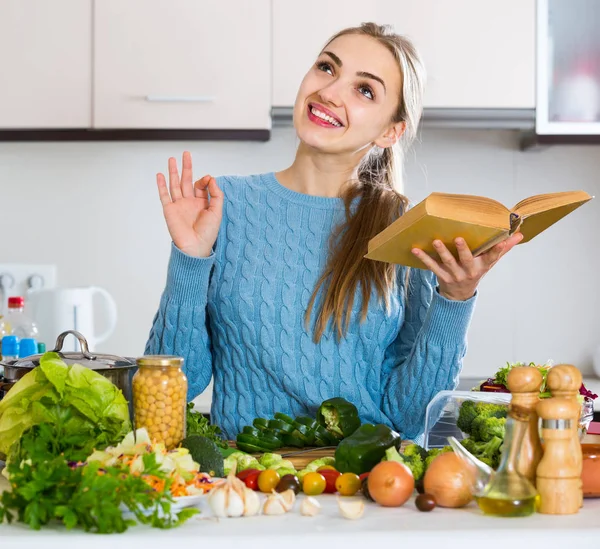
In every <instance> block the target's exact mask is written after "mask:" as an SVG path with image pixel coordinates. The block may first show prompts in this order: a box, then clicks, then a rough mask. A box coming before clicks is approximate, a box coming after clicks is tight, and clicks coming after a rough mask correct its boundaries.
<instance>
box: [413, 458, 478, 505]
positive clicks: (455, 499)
mask: <svg viewBox="0 0 600 549" xmlns="http://www.w3.org/2000/svg"><path fill="white" fill-rule="evenodd" d="M424 484H425V492H427V493H428V494H431V495H432V496H433V497H434V498H435V501H436V503H437V504H438V505H439V506H440V507H464V506H465V505H467V503H469V502H470V501H471V500H472V499H473V494H472V493H471V489H472V486H473V475H472V473H471V471H470V470H469V469H468V467H467V466H466V465H465V463H464V462H463V460H462V459H461V458H459V457H458V456H457V455H456V454H455V453H454V452H447V453H445V454H440V455H439V456H437V457H436V458H435V459H434V460H433V461H432V462H431V465H429V467H428V469H427V472H426V473H425V480H424Z"/></svg>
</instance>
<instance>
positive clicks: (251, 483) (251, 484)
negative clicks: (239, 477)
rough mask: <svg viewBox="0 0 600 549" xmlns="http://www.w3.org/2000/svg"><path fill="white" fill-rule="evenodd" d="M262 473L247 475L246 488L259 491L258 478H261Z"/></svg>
mask: <svg viewBox="0 0 600 549" xmlns="http://www.w3.org/2000/svg"><path fill="white" fill-rule="evenodd" d="M261 473H262V471H258V470H256V471H253V472H252V474H250V475H246V478H245V479H244V483H245V484H246V486H247V487H248V488H250V490H254V491H256V490H258V477H259V476H260V474H261Z"/></svg>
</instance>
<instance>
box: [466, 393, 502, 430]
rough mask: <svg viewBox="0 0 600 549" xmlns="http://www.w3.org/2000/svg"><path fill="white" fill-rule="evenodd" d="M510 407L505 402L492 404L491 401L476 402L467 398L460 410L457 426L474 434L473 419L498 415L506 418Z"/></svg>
mask: <svg viewBox="0 0 600 549" xmlns="http://www.w3.org/2000/svg"><path fill="white" fill-rule="evenodd" d="M507 412H508V409H507V407H506V405H503V404H492V403H490V402H475V401H473V400H465V401H464V402H463V403H462V404H461V406H460V410H459V411H458V419H457V421H456V426H457V427H458V428H459V429H460V430H461V431H462V432H463V433H466V434H467V435H473V421H474V420H475V418H479V417H482V418H485V417H496V418H505V417H506V415H507Z"/></svg>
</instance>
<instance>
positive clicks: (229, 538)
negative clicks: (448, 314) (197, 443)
mask: <svg viewBox="0 0 600 549" xmlns="http://www.w3.org/2000/svg"><path fill="white" fill-rule="evenodd" d="M301 497H303V496H302V495H301V496H299V498H301ZM318 499H319V501H320V502H321V505H322V506H323V509H322V511H321V514H320V515H318V516H317V517H313V518H310V517H303V516H301V515H300V512H299V502H296V506H295V508H294V509H293V510H292V511H291V512H290V513H288V514H286V515H284V516H281V517H273V516H257V517H246V518H234V519H221V520H216V519H213V518H210V517H208V516H207V515H206V514H203V515H201V516H198V517H194V518H192V519H191V520H190V521H189V522H188V523H186V524H184V525H183V526H180V527H179V528H175V529H173V530H166V531H162V530H158V529H153V528H149V527H145V526H136V527H133V528H130V529H129V530H128V531H127V532H126V533H124V534H115V535H111V536H110V537H107V536H100V535H94V534H85V533H83V532H67V531H66V530H65V529H64V528H60V527H57V526H54V527H45V528H44V529H43V530H41V531H39V532H35V531H33V530H29V529H28V528H26V527H24V526H23V525H11V526H8V525H0V539H1V542H0V546H1V547H2V549H13V548H19V549H22V548H25V547H27V548H29V547H37V546H40V547H42V546H43V548H44V549H69V548H73V549H81V548H83V547H85V549H95V548H98V549H106V548H107V547H109V548H110V549H116V548H118V547H124V548H127V549H131V548H132V547H143V548H144V549H152V548H156V549H165V548H166V547H186V544H187V546H188V547H213V548H218V549H230V548H231V549H265V548H267V547H274V548H275V547H277V548H279V549H283V548H285V549H296V548H297V549H306V548H307V547H308V548H311V547H327V548H328V549H332V548H336V547H339V548H340V549H353V548H356V549H365V548H366V547H379V548H386V547H387V548H391V547H401V548H411V549H412V548H418V547H426V548H427V547H434V546H439V547H443V549H454V548H456V549H465V548H470V547H476V545H475V544H476V543H478V544H480V545H481V547H484V548H485V549H496V548H498V549H507V548H509V547H511V546H512V548H513V549H516V548H520V547H533V546H534V544H535V546H537V547H542V548H543V549H552V548H557V549H558V548H560V549H565V547H570V546H571V547H575V546H577V547H585V545H584V544H586V543H587V544H589V545H588V547H590V548H593V547H598V543H599V540H600V499H586V500H585V504H584V507H583V509H582V510H581V511H580V512H579V513H578V514H576V515H570V516H551V515H539V514H534V515H532V516H530V517H525V518H496V517H486V516H483V515H482V514H481V512H480V511H479V509H478V507H477V506H476V505H475V504H474V503H472V504H470V505H469V506H468V507H466V508H464V509H441V508H437V509H434V510H433V511H432V512H430V513H421V512H419V511H417V510H416V508H415V506H414V502H413V500H411V501H409V502H408V503H406V505H404V506H403V507H400V508H383V507H379V506H378V505H376V504H374V503H369V504H368V506H367V509H366V511H365V514H364V516H363V517H362V518H361V519H358V520H355V521H350V520H347V519H344V518H342V517H341V516H340V515H339V513H338V510H337V503H336V497H335V496H333V495H322V496H319V497H318ZM201 508H204V505H202V506H201Z"/></svg>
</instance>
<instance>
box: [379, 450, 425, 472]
mask: <svg viewBox="0 0 600 549" xmlns="http://www.w3.org/2000/svg"><path fill="white" fill-rule="evenodd" d="M411 446H416V444H411ZM408 448H409V447H408V446H407V449H408ZM382 461H398V462H399V463H403V464H404V465H406V466H407V467H408V468H409V469H410V472H411V473H412V474H413V477H414V479H415V481H417V480H421V478H423V475H424V474H425V462H424V461H423V460H422V459H421V453H420V452H417V451H415V449H414V448H413V449H411V450H410V454H407V453H406V451H405V452H403V453H402V454H401V453H399V452H398V450H396V447H395V446H392V447H391V448H388V449H387V450H386V451H385V457H384V458H383V460H382Z"/></svg>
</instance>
